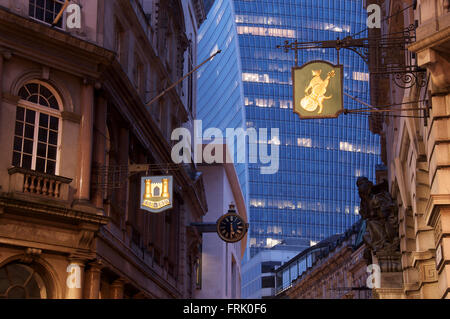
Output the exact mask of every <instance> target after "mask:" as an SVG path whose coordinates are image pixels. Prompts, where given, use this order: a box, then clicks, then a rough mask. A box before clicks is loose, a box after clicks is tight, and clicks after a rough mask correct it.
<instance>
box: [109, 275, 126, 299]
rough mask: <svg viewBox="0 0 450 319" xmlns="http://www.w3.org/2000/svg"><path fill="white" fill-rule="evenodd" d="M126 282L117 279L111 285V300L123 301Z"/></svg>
mask: <svg viewBox="0 0 450 319" xmlns="http://www.w3.org/2000/svg"><path fill="white" fill-rule="evenodd" d="M124 285H125V283H124V281H123V280H122V279H117V280H116V281H114V282H113V283H112V284H111V292H110V297H111V299H123V290H124Z"/></svg>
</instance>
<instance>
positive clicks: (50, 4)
mask: <svg viewBox="0 0 450 319" xmlns="http://www.w3.org/2000/svg"><path fill="white" fill-rule="evenodd" d="M53 6H54V1H50V0H47V1H46V3H45V8H46V9H47V10H48V11H53Z"/></svg>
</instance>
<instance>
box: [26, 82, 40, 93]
mask: <svg viewBox="0 0 450 319" xmlns="http://www.w3.org/2000/svg"><path fill="white" fill-rule="evenodd" d="M26 87H27V89H28V91H30V93H31V94H37V93H38V84H37V83H28V84H27V85H26Z"/></svg>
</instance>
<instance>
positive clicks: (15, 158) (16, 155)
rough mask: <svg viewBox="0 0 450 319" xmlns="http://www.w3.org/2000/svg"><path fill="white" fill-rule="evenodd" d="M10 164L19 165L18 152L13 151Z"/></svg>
mask: <svg viewBox="0 0 450 319" xmlns="http://www.w3.org/2000/svg"><path fill="white" fill-rule="evenodd" d="M12 165H13V166H20V153H17V152H13V160H12Z"/></svg>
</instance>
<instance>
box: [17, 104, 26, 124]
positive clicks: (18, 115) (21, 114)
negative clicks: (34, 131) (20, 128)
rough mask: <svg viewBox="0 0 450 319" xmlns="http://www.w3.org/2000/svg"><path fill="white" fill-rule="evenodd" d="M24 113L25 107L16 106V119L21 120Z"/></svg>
mask: <svg viewBox="0 0 450 319" xmlns="http://www.w3.org/2000/svg"><path fill="white" fill-rule="evenodd" d="M24 114H25V109H24V108H22V107H18V108H17V111H16V119H17V120H19V121H23V117H24Z"/></svg>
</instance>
